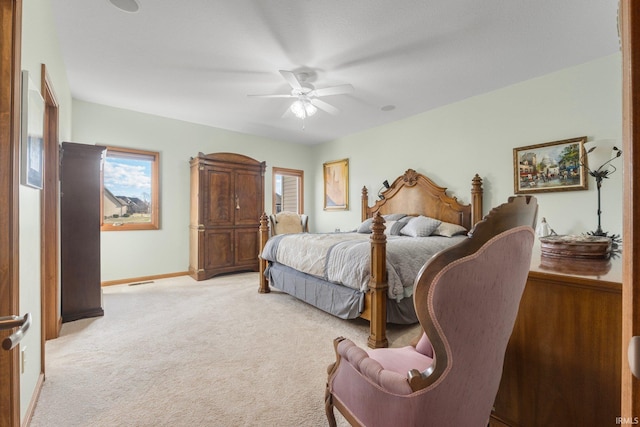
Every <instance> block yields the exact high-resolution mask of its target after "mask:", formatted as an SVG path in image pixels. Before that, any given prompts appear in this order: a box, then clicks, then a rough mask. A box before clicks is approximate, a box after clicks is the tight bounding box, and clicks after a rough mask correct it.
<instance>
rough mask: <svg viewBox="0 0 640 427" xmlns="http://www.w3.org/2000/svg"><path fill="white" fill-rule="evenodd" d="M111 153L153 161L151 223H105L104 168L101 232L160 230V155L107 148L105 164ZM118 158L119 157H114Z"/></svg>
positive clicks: (101, 193) (102, 171) (101, 181)
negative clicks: (147, 158) (143, 157)
mask: <svg viewBox="0 0 640 427" xmlns="http://www.w3.org/2000/svg"><path fill="white" fill-rule="evenodd" d="M109 152H111V153H123V155H124V156H126V155H140V156H145V157H149V158H151V159H152V160H150V161H151V194H150V196H151V221H150V222H144V223H143V222H139V223H135V222H134V223H120V224H109V223H105V222H104V189H105V187H104V166H103V167H102V168H101V171H100V230H101V231H132V230H159V229H160V223H159V217H160V215H159V211H160V197H159V194H160V178H159V170H160V153H159V152H157V151H148V150H140V149H137V148H125V147H115V146H107V149H106V150H105V151H104V162H106V161H107V157H108V156H109ZM113 157H118V156H113Z"/></svg>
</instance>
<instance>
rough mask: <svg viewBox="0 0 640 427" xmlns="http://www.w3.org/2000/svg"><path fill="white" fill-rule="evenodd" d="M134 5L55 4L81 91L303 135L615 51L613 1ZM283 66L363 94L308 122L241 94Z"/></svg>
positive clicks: (273, 87)
mask: <svg viewBox="0 0 640 427" xmlns="http://www.w3.org/2000/svg"><path fill="white" fill-rule="evenodd" d="M138 2H139V3H140V10H139V11H138V12H137V13H127V12H123V11H121V10H119V9H117V8H116V7H114V6H113V5H112V4H111V3H110V2H109V1H108V0H52V4H53V9H54V14H55V18H56V21H57V26H58V32H59V37H60V44H61V46H62V53H63V56H64V61H65V65H66V67H67V73H68V78H69V83H70V86H71V93H72V96H73V97H74V98H76V99H80V100H85V101H90V102H95V103H99V104H105V105H110V106H114V107H119V108H125V109H130V110H135V111H140V112H145V113H150V114H156V115H159V116H165V117H171V118H175V119H180V120H184V121H188V122H194V123H201V124H205V125H209V126H214V127H218V128H223V129H229V130H234V131H238V132H244V133H248V134H254V135H261V136H264V137H267V138H272V139H276V140H284V141H292V142H297V143H304V144H314V143H319V142H324V141H329V140H334V139H337V138H339V137H341V136H344V135H348V134H351V133H355V132H358V131H361V130H364V129H368V128H371V127H374V126H377V125H381V124H384V123H388V122H391V121H395V120H399V119H401V118H404V117H408V116H411V115H414V114H417V113H420V112H423V111H427V110H429V109H432V108H436V107H439V106H442V105H445V104H449V103H451V102H455V101H459V100H462V99H465V98H468V97H471V96H474V95H478V94H482V93H486V92H489V91H492V90H495V89H498V88H501V87H504V86H507V85H510V84H513V83H517V82H520V81H523V80H527V79H530V78H534V77H537V76H541V75H544V74H547V73H550V72H553V71H556V70H559V69H562V68H565V67H568V66H572V65H577V64H581V63H584V62H587V61H590V60H593V59H596V58H599V57H602V56H606V55H610V54H613V53H615V52H616V51H618V50H619V41H618V33H617V24H616V14H617V4H618V1H617V0H586V1H585V0H482V1H479V0H347V1H345V0H315V1H314V0H188V1H176V0H138ZM281 69H284V70H302V69H304V70H310V71H312V72H313V74H314V75H315V79H314V80H313V81H312V83H313V84H314V85H315V87H316V88H321V87H326V86H333V85H338V84H344V83H350V84H352V85H353V86H354V88H355V90H354V92H353V93H351V94H349V95H335V96H328V97H324V98H322V99H323V100H324V101H327V102H329V103H331V104H332V105H334V106H335V107H337V108H339V109H340V110H341V111H342V112H341V113H340V114H339V115H337V116H332V115H329V114H327V113H325V112H323V111H319V112H318V113H317V114H316V115H315V116H313V117H311V118H308V119H306V120H305V121H304V129H303V123H302V121H301V120H300V119H296V118H295V117H294V116H292V115H288V116H286V117H282V115H283V113H284V112H285V111H286V110H287V107H288V106H289V105H290V104H291V102H292V100H291V99H285V98H252V97H248V96H247V95H248V94H269V93H289V92H290V88H289V86H288V85H287V83H286V81H285V80H284V79H283V78H282V76H281V75H280V74H279V72H278V70H281ZM389 105H393V106H395V109H393V110H391V111H383V110H382V109H381V108H382V107H384V106H389Z"/></svg>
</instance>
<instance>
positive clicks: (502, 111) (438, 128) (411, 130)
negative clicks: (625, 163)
mask: <svg viewBox="0 0 640 427" xmlns="http://www.w3.org/2000/svg"><path fill="white" fill-rule="evenodd" d="M398 107H399V108H402V106H401V105H399V106H398ZM580 136H587V137H588V141H592V140H593V141H596V142H597V141H605V140H606V141H611V140H613V141H615V144H617V145H618V146H619V147H620V146H621V144H622V141H621V138H622V71H621V56H620V55H619V54H616V55H612V56H608V57H605V58H601V59H599V60H596V61H592V62H589V63H586V64H583V65H580V66H576V67H572V68H567V69H564V70H561V71H559V72H556V73H553V74H549V75H547V76H543V77H540V78H536V79H533V80H529V81H525V82H522V83H519V84H515V85H513V86H509V87H505V88H503V89H500V90H497V91H494V92H491V93H487V94H484V95H480V96H476V97H473V98H469V99H466V100H464V101H461V102H457V103H454V104H451V105H447V106H445V107H442V108H438V109H435V110H432V111H427V112H425V113H422V114H419V115H416V116H413V117H410V118H407V119H404V120H401V121H397V122H394V123H391V124H388V125H384V126H380V127H377V128H374V129H369V130H367V131H364V132H360V133H358V134H354V135H351V136H348V137H344V138H341V139H338V140H335V141H332V142H329V143H326V144H322V145H318V146H315V147H314V148H313V158H315V159H317V160H316V164H315V187H314V190H315V193H316V199H317V200H319V201H318V203H317V204H316V211H315V213H314V214H313V216H312V217H311V218H312V219H313V222H314V223H315V226H316V228H317V229H318V230H321V231H331V230H334V229H335V228H341V229H349V228H353V227H355V226H356V225H357V224H358V223H359V222H360V204H359V201H360V190H361V188H362V186H367V187H368V189H369V200H370V203H371V202H373V200H374V198H375V197H376V195H377V192H378V189H379V188H380V187H381V185H382V184H381V183H382V181H384V180H385V179H388V180H389V181H390V182H391V181H392V180H393V179H395V178H396V177H398V176H399V175H401V174H402V173H403V172H404V171H405V170H406V169H408V168H412V169H415V170H417V171H418V172H421V173H424V174H426V175H428V176H430V177H431V178H432V179H434V180H435V182H436V183H437V184H439V185H442V186H445V187H448V188H449V192H450V194H452V195H454V196H456V197H458V199H459V200H460V201H461V202H463V203H469V202H470V189H471V179H472V177H473V176H474V174H476V173H478V174H479V175H480V176H481V177H482V178H483V180H484V189H485V198H484V207H485V208H484V213H487V212H488V210H489V209H490V208H491V207H493V206H495V205H497V204H500V203H503V202H504V201H506V199H507V197H509V196H510V195H512V194H513V192H514V189H513V148H516V147H522V146H526V145H532V144H539V143H544V142H550V141H558V140H563V139H568V138H574V137H580ZM342 158H348V159H349V163H350V171H349V173H350V187H349V188H350V204H351V208H350V210H349V211H346V212H324V211H323V210H322V205H321V202H320V200H321V199H322V191H323V188H322V185H323V184H322V163H323V162H326V161H331V160H336V159H342ZM616 167H618V169H619V171H618V173H616V174H614V175H612V177H611V179H609V180H607V181H606V182H605V183H604V184H603V190H602V206H603V213H602V222H603V224H602V226H603V229H604V230H606V231H609V232H612V233H618V234H619V233H621V232H622V162H621V161H620V160H617V161H616ZM537 199H538V203H539V205H540V210H539V218H541V217H546V219H547V221H548V222H549V223H550V225H551V226H552V227H553V228H554V229H555V231H556V232H558V233H560V234H579V233H584V232H587V231H591V230H594V229H595V228H596V226H597V214H596V211H597V194H596V190H595V183H594V182H593V179H592V178H590V177H589V190H588V191H571V192H555V193H543V194H538V195H537Z"/></svg>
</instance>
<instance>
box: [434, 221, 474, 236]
mask: <svg viewBox="0 0 640 427" xmlns="http://www.w3.org/2000/svg"><path fill="white" fill-rule="evenodd" d="M467 231H468V230H467V229H466V228H464V227H463V226H461V225H458V224H452V223H450V222H442V223H440V225H439V226H438V228H436V229H435V231H434V232H433V233H431V234H432V235H434V236H444V237H453V236H457V235H458V234H467Z"/></svg>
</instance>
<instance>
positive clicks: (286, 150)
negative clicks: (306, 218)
mask: <svg viewBox="0 0 640 427" xmlns="http://www.w3.org/2000/svg"><path fill="white" fill-rule="evenodd" d="M73 141H74V142H79V143H86V144H103V145H112V146H120V147H128V148H138V149H143V150H153V151H159V152H160V189H161V193H160V230H153V231H106V232H102V233H101V247H102V253H101V261H102V280H103V281H110V280H118V279H127V278H136V277H144V276H150V275H158V274H168V273H175V272H181V271H187V270H188V267H189V228H188V227H189V159H190V158H191V157H193V156H196V155H197V154H198V152H203V153H205V154H207V153H214V152H233V153H240V154H244V155H246V156H249V157H252V158H254V159H256V160H260V161H266V163H267V171H266V174H265V210H266V211H267V213H271V204H272V199H271V190H272V174H271V170H272V169H271V168H272V167H273V166H277V167H283V168H291V169H301V170H303V171H304V174H305V178H306V179H305V193H306V194H308V195H312V194H313V185H314V184H313V182H312V181H311V180H310V179H309V178H308V177H313V173H314V165H315V162H314V161H313V159H312V158H311V157H310V156H309V152H310V149H309V147H307V146H304V145H300V144H292V143H284V142H278V141H273V140H268V139H265V138H259V137H256V136H251V135H246V134H241V133H237V132H230V131H226V130H222V129H216V128H211V127H207V126H202V125H197V124H192V123H187V122H183V121H178V120H173V119H167V118H163V117H158V116H153V115H149V114H143V113H138V112H133V111H128V110H123V109H118V108H112V107H107V106H104V105H99V104H93V103H88V102H83V101H78V100H74V101H73ZM305 210H306V211H307V212H313V210H314V200H313V197H306V198H305Z"/></svg>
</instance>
